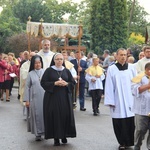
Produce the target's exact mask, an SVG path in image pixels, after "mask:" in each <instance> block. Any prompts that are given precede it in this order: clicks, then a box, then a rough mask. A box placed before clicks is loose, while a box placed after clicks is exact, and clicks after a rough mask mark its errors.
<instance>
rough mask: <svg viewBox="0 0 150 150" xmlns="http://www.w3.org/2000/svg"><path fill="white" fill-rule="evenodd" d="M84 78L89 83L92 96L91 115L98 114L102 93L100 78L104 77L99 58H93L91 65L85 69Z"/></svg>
mask: <svg viewBox="0 0 150 150" xmlns="http://www.w3.org/2000/svg"><path fill="white" fill-rule="evenodd" d="M85 72H86V76H85V79H86V80H87V81H88V83H89V91H90V94H91V96H92V108H93V115H94V116H97V115H98V114H99V103H100V100H101V96H102V93H103V91H102V90H103V84H102V80H103V79H104V78H105V76H104V73H103V68H101V67H100V66H99V58H93V65H92V66H90V67H89V68H88V69H86V71H85Z"/></svg>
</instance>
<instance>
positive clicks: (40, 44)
mask: <svg viewBox="0 0 150 150" xmlns="http://www.w3.org/2000/svg"><path fill="white" fill-rule="evenodd" d="M40 22H41V24H40V27H39V28H40V43H39V51H40V49H41V48H42V40H43V39H42V30H43V29H42V28H43V25H42V24H43V22H44V20H43V18H41V19H40Z"/></svg>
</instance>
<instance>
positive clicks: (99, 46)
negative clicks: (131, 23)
mask: <svg viewBox="0 0 150 150" xmlns="http://www.w3.org/2000/svg"><path fill="white" fill-rule="evenodd" d="M126 14H127V10H126V0H101V1H96V0H94V1H92V5H91V20H90V24H91V35H92V50H94V51H96V52H97V53H99V52H101V53H102V51H103V50H104V49H109V50H111V51H116V50H117V49H118V48H119V47H124V46H125V44H126V39H127V15H126Z"/></svg>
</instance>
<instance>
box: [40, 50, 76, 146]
mask: <svg viewBox="0 0 150 150" xmlns="http://www.w3.org/2000/svg"><path fill="white" fill-rule="evenodd" d="M63 62H64V59H63V55H62V54H61V53H57V54H55V55H54V57H53V59H52V62H51V66H50V67H49V68H47V69H46V71H45V73H44V75H43V77H42V80H41V85H42V87H43V88H44V90H45V95H44V104H43V105H44V106H43V109H44V126H45V139H51V138H54V146H59V145H60V141H59V139H61V142H62V143H64V144H65V143H67V139H66V138H67V137H76V129H75V121H74V114H73V108H72V101H71V91H72V90H73V87H74V84H75V81H74V79H73V77H72V75H71V73H70V71H69V70H68V69H66V68H65V67H64V66H63Z"/></svg>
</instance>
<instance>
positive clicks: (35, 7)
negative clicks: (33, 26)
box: [13, 0, 52, 24]
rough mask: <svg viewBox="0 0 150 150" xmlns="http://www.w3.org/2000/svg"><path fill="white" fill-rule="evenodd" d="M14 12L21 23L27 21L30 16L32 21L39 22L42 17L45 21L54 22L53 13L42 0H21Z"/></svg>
mask: <svg viewBox="0 0 150 150" xmlns="http://www.w3.org/2000/svg"><path fill="white" fill-rule="evenodd" d="M13 12H14V15H15V17H16V18H19V19H20V22H21V23H25V24H26V22H27V19H28V17H29V16H31V17H32V21H35V22H39V20H40V19H41V18H43V19H44V21H45V22H52V15H51V12H50V10H49V8H48V7H47V6H46V4H45V3H44V2H43V1H41V0H20V1H19V2H18V3H17V4H16V5H15V6H14V7H13Z"/></svg>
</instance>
